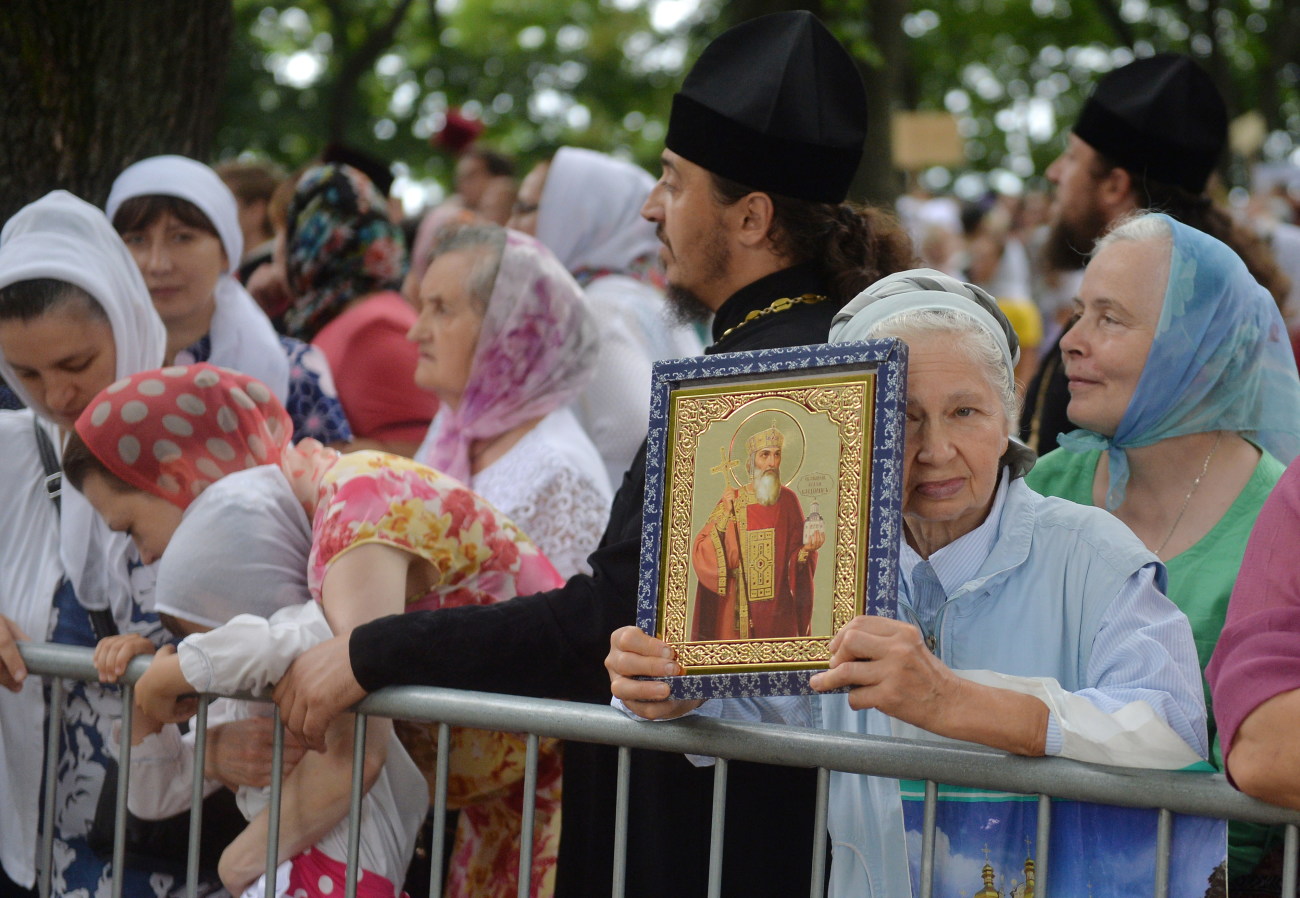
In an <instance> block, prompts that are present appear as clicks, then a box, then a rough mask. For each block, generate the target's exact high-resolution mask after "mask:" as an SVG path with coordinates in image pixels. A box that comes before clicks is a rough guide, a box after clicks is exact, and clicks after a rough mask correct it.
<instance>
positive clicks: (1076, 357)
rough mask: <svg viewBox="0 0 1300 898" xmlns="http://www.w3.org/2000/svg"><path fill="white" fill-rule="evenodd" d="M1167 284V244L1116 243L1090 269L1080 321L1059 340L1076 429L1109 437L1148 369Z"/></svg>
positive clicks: (1077, 308) (1085, 277) (1083, 286)
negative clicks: (1144, 370) (1079, 428)
mask: <svg viewBox="0 0 1300 898" xmlns="http://www.w3.org/2000/svg"><path fill="white" fill-rule="evenodd" d="M1168 279H1169V246H1168V244H1165V243H1162V242H1158V241H1143V242H1133V241H1120V242H1117V243H1112V244H1111V245H1110V246H1107V247H1106V248H1105V249H1103V250H1102V251H1101V252H1100V253H1098V254H1097V257H1096V258H1095V259H1093V260H1092V262H1090V263H1089V264H1088V269H1087V271H1086V272H1084V275H1083V283H1082V284H1081V285H1080V287H1079V296H1078V298H1077V299H1075V301H1074V310H1075V314H1077V315H1078V316H1079V319H1078V321H1076V322H1075V324H1074V326H1073V327H1071V328H1070V330H1069V331H1068V332H1067V333H1066V334H1065V336H1063V337H1062V338H1061V355H1062V358H1063V360H1064V362H1065V376H1066V378H1067V379H1068V380H1069V384H1070V405H1069V407H1068V408H1067V409H1066V414H1068V415H1069V416H1070V420H1071V421H1073V422H1074V423H1075V424H1077V425H1079V426H1080V427H1084V428H1086V429H1088V430H1094V431H1096V432H1097V433H1100V434H1104V435H1106V436H1113V435H1114V434H1115V431H1116V430H1117V429H1118V428H1119V424H1120V421H1121V420H1122V419H1123V417H1124V412H1125V410H1126V409H1128V405H1129V401H1130V400H1131V399H1132V398H1133V392H1134V390H1135V389H1137V385H1138V380H1139V379H1140V378H1141V377H1142V369H1143V368H1144V367H1145V366H1146V361H1147V355H1148V354H1149V353H1150V351H1151V343H1152V341H1153V340H1154V339H1155V333H1156V325H1157V324H1159V322H1160V311H1161V307H1162V306H1163V305H1164V295H1165V286H1166V283H1167V281H1168Z"/></svg>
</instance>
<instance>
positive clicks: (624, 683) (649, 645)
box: [605, 627, 703, 720]
mask: <svg viewBox="0 0 1300 898" xmlns="http://www.w3.org/2000/svg"><path fill="white" fill-rule="evenodd" d="M676 657H677V653H676V652H675V651H673V648H672V646H670V645H668V643H666V642H664V641H663V640H660V639H655V638H654V637H653V636H649V635H647V634H646V633H645V632H643V631H642V630H641V629H639V628H637V627H622V628H620V629H618V630H615V631H614V632H613V633H612V634H610V637H609V654H608V655H606V656H605V669H606V670H607V671H609V681H610V691H611V692H612V693H613V694H614V697H615V698H617V699H619V700H621V701H622V702H623V704H625V705H627V707H628V710H630V711H632V712H633V713H635V714H638V715H640V716H641V717H644V718H645V719H647V720H667V719H669V718H673V717H681V716H682V715H683V714H685V713H687V712H688V711H691V710H694V709H695V708H698V707H699V706H700V705H701V704H703V703H702V702H699V701H690V700H684V699H671V698H669V688H668V684H667V683H661V682H657V681H654V680H641V679H636V678H637V677H674V676H677V675H678V674H680V673H681V672H682V668H681V665H680V664H678V663H677V661H676Z"/></svg>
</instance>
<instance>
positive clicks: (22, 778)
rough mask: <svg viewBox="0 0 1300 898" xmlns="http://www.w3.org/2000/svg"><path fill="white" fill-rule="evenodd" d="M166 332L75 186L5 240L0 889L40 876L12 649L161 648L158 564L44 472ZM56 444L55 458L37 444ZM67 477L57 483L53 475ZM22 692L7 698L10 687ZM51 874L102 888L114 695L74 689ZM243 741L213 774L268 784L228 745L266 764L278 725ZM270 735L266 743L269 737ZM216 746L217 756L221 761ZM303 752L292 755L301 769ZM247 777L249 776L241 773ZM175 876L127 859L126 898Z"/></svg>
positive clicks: (14, 221)
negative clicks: (100, 827) (100, 821)
mask: <svg viewBox="0 0 1300 898" xmlns="http://www.w3.org/2000/svg"><path fill="white" fill-rule="evenodd" d="M166 340H167V332H166V330H165V328H164V327H163V323H162V321H161V320H159V318H158V313H157V312H156V311H155V310H154V307H153V304H152V303H151V302H150V299H149V292H148V290H147V289H146V287H145V284H144V281H143V280H142V278H141V276H140V272H139V270H138V269H137V267H136V265H135V263H134V262H133V261H132V259H131V256H130V255H129V254H128V253H127V251H126V247H125V246H123V245H122V241H121V240H120V239H119V238H118V236H117V234H116V233H114V231H113V228H112V226H111V225H110V224H109V223H108V220H107V219H106V218H105V217H104V214H103V213H102V212H100V211H99V210H98V209H96V208H95V207H94V206H91V205H90V204H89V203H86V202H83V201H82V200H80V199H78V198H76V197H74V196H73V195H72V194H70V193H66V192H64V191H54V192H53V193H51V194H49V195H47V196H46V197H44V198H43V199H41V200H38V201H37V202H35V203H32V204H30V205H28V206H26V207H24V208H23V209H22V210H20V211H19V212H18V213H17V214H16V215H14V216H13V217H12V218H11V219H9V221H8V222H7V223H6V224H5V227H4V231H3V232H2V233H0V375H3V377H4V379H5V381H6V382H8V383H9V384H11V385H12V386H13V387H14V389H15V391H16V392H17V393H18V395H19V398H21V399H22V400H23V403H24V405H25V406H26V407H27V410H24V411H19V412H3V413H0V445H3V446H4V447H5V451H4V452H3V453H0V485H3V487H4V491H5V496H6V499H5V502H6V507H5V514H4V515H0V603H2V604H0V612H2V614H0V685H3V686H4V687H6V688H7V689H8V690H9V692H8V693H5V692H0V734H3V737H2V738H3V751H4V758H5V775H4V776H2V777H0V807H4V808H5V809H6V813H5V814H3V815H0V863H2V864H3V867H4V875H5V877H7V880H6V879H4V878H0V891H3V892H4V893H5V894H11V893H13V892H14V891H15V890H16V891H17V893H22V892H23V891H25V890H27V889H30V888H32V885H33V883H34V881H35V872H36V870H35V864H36V851H37V849H36V838H37V833H38V832H39V829H40V825H39V812H38V801H39V792H40V786H41V779H42V774H41V756H42V748H43V742H42V734H43V733H44V732H45V722H44V718H45V714H46V713H47V711H46V696H45V693H44V691H43V689H42V685H41V682H40V680H39V678H32V677H29V676H28V675H27V674H28V672H27V669H26V667H25V666H24V664H23V662H22V659H21V657H20V655H19V654H18V651H17V647H16V646H15V642H16V641H18V640H24V639H27V638H31V639H35V640H42V641H51V642H56V643H62V644H65V645H78V646H94V645H95V644H96V642H97V641H98V639H99V637H101V636H103V635H105V634H106V633H113V632H121V633H138V634H141V635H143V636H145V637H147V638H149V639H151V640H153V641H155V642H157V641H159V640H160V639H161V638H162V637H161V631H160V628H159V626H158V622H157V618H156V617H155V616H154V615H153V614H151V613H149V609H150V607H151V598H152V591H153V572H152V569H151V568H149V567H147V566H145V565H144V564H143V563H142V559H141V558H140V557H139V555H138V554H137V553H136V552H135V550H134V549H132V548H131V546H130V541H129V540H128V539H127V537H125V536H124V535H121V534H116V533H113V532H111V531H110V530H109V529H108V528H107V527H106V526H105V525H104V524H103V522H101V521H100V520H99V519H98V518H97V517H96V516H95V513H94V510H93V509H92V508H91V507H90V505H89V504H88V503H87V502H86V501H85V499H84V498H82V497H81V495H80V494H77V493H73V492H72V491H67V490H65V491H64V492H63V494H62V496H61V498H60V499H59V502H58V504H57V505H56V504H55V502H54V501H51V500H52V498H53V497H52V496H51V494H49V493H48V492H47V486H46V484H47V476H48V475H49V473H50V470H51V468H55V469H57V467H58V464H59V455H60V449H61V448H62V446H63V441H64V440H65V438H66V437H67V434H68V433H69V432H71V430H72V427H73V424H74V422H75V421H76V419H77V416H78V415H80V414H81V412H82V410H83V409H85V407H86V405H87V404H88V403H89V402H90V400H91V398H92V397H93V396H94V395H95V394H96V393H97V392H99V391H100V390H102V389H104V388H105V387H107V386H108V385H109V384H111V383H113V381H114V380H116V379H117V378H119V377H126V376H128V375H131V374H134V373H135V372H137V371H143V370H146V369H149V368H154V367H156V366H157V365H159V364H160V363H161V362H162V360H163V355H164V353H165V350H166ZM42 442H44V443H45V444H46V448H47V450H48V455H49V456H50V458H49V461H48V463H47V462H46V461H45V459H44V457H43V456H44V455H45V454H46V453H44V452H43V451H42V449H41V443H42ZM55 483H57V480H56V481H55ZM10 693H12V694H10ZM58 698H59V699H60V700H61V701H62V703H63V707H64V708H66V709H67V710H66V713H65V714H64V715H63V720H62V726H61V730H60V732H61V742H60V748H59V753H60V754H59V757H60V760H59V768H58V778H57V781H56V782H55V783H54V789H55V794H56V808H57V811H56V815H55V818H54V820H53V821H51V824H52V825H53V827H54V836H55V851H54V868H53V870H52V871H51V873H52V883H53V893H54V894H56V895H65V894H67V895H76V894H79V895H95V894H98V893H99V892H100V890H102V889H106V888H107V882H108V877H109V875H110V873H109V871H108V867H107V859H105V858H100V857H99V856H97V855H96V854H95V852H94V851H93V850H92V849H91V847H90V843H89V841H88V839H87V835H88V833H89V831H90V826H91V822H92V821H93V820H94V817H95V810H96V806H97V803H98V801H99V796H100V792H101V786H102V783H103V781H104V776H105V772H106V768H107V765H108V764H109V763H110V756H109V753H108V748H107V747H108V745H109V743H110V742H111V734H110V728H111V726H112V723H113V721H114V720H116V719H117V718H118V717H119V716H120V714H121V698H120V695H119V693H118V690H117V689H116V687H103V686H100V685H98V684H95V683H82V682H75V681H67V680H65V681H64V686H63V694H62V695H61V696H59V697H58ZM231 726H232V727H235V729H233V730H226V731H225V732H226V733H227V734H229V733H231V732H239V733H242V736H241V737H240V738H237V739H234V740H227V739H225V737H224V735H219V736H218V738H217V740H215V741H213V742H212V743H210V746H209V748H210V752H209V755H210V759H211V766H209V770H210V771H213V772H214V775H218V776H219V778H221V779H223V780H225V781H226V782H235V781H240V782H244V781H247V782H251V781H252V780H253V779H256V778H257V776H258V775H259V774H258V772H257V771H254V770H251V767H252V766H255V763H256V762H255V759H252V758H251V757H250V758H249V764H250V769H249V770H246V771H245V772H244V773H240V772H238V771H236V770H235V769H234V766H233V764H234V763H235V761H236V759H235V758H234V756H232V755H231V753H230V750H229V749H230V748H231V747H232V743H233V742H240V743H243V744H242V745H241V746H240V749H239V750H240V751H242V752H245V753H247V754H248V755H250V756H251V755H252V754H255V751H253V748H254V742H255V740H256V739H258V738H260V739H263V740H264V742H263V743H262V744H264V745H265V746H266V751H265V754H264V757H263V759H262V767H261V772H260V775H267V774H268V773H269V769H270V728H269V727H267V726H264V725H263V724H261V723H256V722H255V723H254V725H253V726H252V727H244V728H242V729H241V727H243V725H242V724H232V725H231ZM259 733H260V736H259V735H258V734H259ZM214 752H215V753H214ZM300 754H301V751H300V750H299V749H296V748H293V747H292V746H291V747H290V753H289V755H288V757H289V759H290V761H291V763H296V761H297V758H298V756H299V755H300ZM241 777H242V778H241ZM169 883H170V876H169V875H167V874H163V873H160V872H157V871H154V870H147V869H141V868H139V867H136V866H128V868H127V869H126V871H125V873H124V886H125V890H126V894H128V895H154V894H161V893H162V892H163V891H165V890H166V889H168V888H169V887H170V886H169Z"/></svg>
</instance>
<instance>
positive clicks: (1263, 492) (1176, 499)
mask: <svg viewBox="0 0 1300 898" xmlns="http://www.w3.org/2000/svg"><path fill="white" fill-rule="evenodd" d="M1075 312H1076V315H1077V321H1076V322H1075V324H1074V326H1073V327H1071V328H1070V330H1069V332H1068V333H1067V334H1066V335H1065V336H1063V337H1062V338H1061V355H1062V360H1063V362H1064V365H1065V372H1066V377H1067V378H1068V380H1069V386H1070V404H1069V406H1068V408H1067V409H1066V411H1067V413H1068V414H1069V416H1070V420H1071V421H1072V422H1073V423H1074V424H1075V425H1077V426H1078V427H1079V428H1080V429H1079V430H1076V431H1073V432H1071V433H1068V434H1064V435H1062V436H1061V438H1060V444H1061V448H1060V449H1057V450H1056V451H1054V452H1051V453H1049V454H1047V455H1045V456H1044V457H1043V458H1042V459H1041V460H1040V462H1039V464H1038V465H1037V467H1035V468H1034V470H1033V471H1032V472H1031V473H1030V474H1029V475H1028V476H1027V477H1026V480H1028V482H1029V485H1030V486H1032V487H1033V488H1034V489H1036V490H1038V491H1039V492H1041V493H1043V495H1046V496H1058V497H1060V498H1062V499H1069V500H1070V501H1072V502H1079V503H1082V504H1084V505H1095V506H1097V507H1099V508H1106V509H1109V510H1110V511H1111V512H1112V513H1113V514H1114V515H1115V516H1116V517H1118V518H1119V519H1120V520H1121V521H1123V522H1124V523H1125V524H1127V525H1128V526H1129V527H1130V528H1131V529H1132V530H1133V532H1134V533H1135V534H1136V535H1137V537H1138V538H1139V539H1141V540H1142V542H1143V543H1144V544H1145V545H1146V546H1147V548H1149V549H1150V550H1151V551H1152V552H1154V553H1155V554H1156V555H1158V556H1159V557H1160V560H1161V561H1163V562H1164V563H1165V565H1166V566H1167V568H1168V570H1169V589H1168V594H1169V597H1170V598H1171V599H1172V600H1173V601H1174V603H1175V604H1176V605H1178V607H1179V608H1181V609H1182V610H1183V613H1184V614H1186V615H1187V617H1188V620H1189V621H1190V622H1191V625H1192V637H1193V639H1195V640H1196V654H1197V659H1198V660H1199V662H1200V664H1201V667H1202V668H1204V667H1205V665H1207V664H1209V662H1210V655H1211V653H1212V652H1213V651H1214V646H1215V643H1216V642H1217V641H1218V639H1219V635H1220V633H1221V632H1222V630H1223V621H1224V615H1225V613H1226V611H1227V607H1228V597H1229V596H1230V595H1231V594H1232V589H1233V583H1234V581H1235V580H1236V579H1237V571H1238V569H1239V568H1240V567H1241V559H1242V554H1243V553H1244V552H1245V549H1246V539H1247V537H1248V536H1249V534H1250V528H1251V526H1252V525H1253V524H1254V523H1255V519H1256V517H1257V516H1258V515H1259V510H1260V508H1261V506H1262V505H1263V504H1264V500H1265V498H1266V497H1267V496H1268V493H1269V490H1270V489H1272V488H1273V485H1274V484H1275V483H1277V480H1278V478H1279V477H1280V476H1282V471H1283V470H1284V469H1285V467H1286V464H1287V463H1288V462H1290V461H1291V459H1292V458H1294V457H1295V455H1296V453H1297V451H1300V379H1297V376H1296V366H1295V359H1294V358H1293V356H1292V354H1291V346H1290V344H1289V341H1288V340H1287V334H1286V326H1285V324H1284V323H1283V320H1282V316H1281V315H1280V314H1279V313H1278V310H1277V304H1276V303H1275V302H1274V301H1273V298H1272V296H1270V295H1269V293H1268V291H1267V290H1265V289H1264V288H1263V287H1261V286H1260V285H1259V284H1258V283H1257V282H1256V281H1255V279H1254V278H1253V277H1252V276H1251V274H1250V272H1249V271H1248V270H1247V268H1246V265H1245V263H1243V262H1242V261H1241V259H1240V258H1239V257H1238V256H1237V254H1236V253H1234V252H1233V251H1232V250H1231V249H1230V248H1229V247H1228V246H1227V245H1226V244H1224V243H1221V242H1220V241H1218V240H1216V239H1214V238H1213V237H1210V236H1209V235H1207V234H1205V233H1204V232H1202V231H1198V230H1196V229H1195V228H1191V227H1188V226H1187V225H1184V224H1182V223H1180V222H1177V221H1175V220H1173V219H1171V218H1169V217H1167V216H1165V215H1156V214H1151V213H1144V214H1140V215H1137V216H1135V217H1132V218H1129V219H1127V220H1125V221H1123V222H1121V223H1120V224H1119V225H1117V226H1116V227H1115V228H1114V229H1113V230H1111V231H1110V232H1109V233H1108V234H1106V236H1105V237H1103V238H1102V239H1101V240H1100V241H1098V243H1097V248H1096V250H1095V251H1094V253H1093V258H1092V261H1091V262H1089V264H1088V268H1087V271H1085V272H1084V278H1083V283H1082V284H1081V285H1080V288H1079V296H1078V298H1077V299H1076V300H1075ZM1206 703H1207V706H1208V707H1212V706H1211V705H1210V703H1209V691H1208V689H1207V690H1206ZM1210 722H1211V726H1210V730H1209V731H1210V746H1211V757H1212V758H1213V759H1214V761H1215V763H1216V765H1221V757H1222V756H1221V754H1220V752H1219V744H1220V743H1219V740H1218V738H1217V734H1216V731H1215V728H1214V726H1213V718H1211V721H1210ZM1280 835H1281V833H1280V831H1278V830H1276V829H1270V828H1269V827H1266V826H1262V825H1260V824H1255V823H1237V822H1234V823H1233V824H1232V825H1231V826H1230V828H1229V863H1228V877H1229V879H1230V880H1233V881H1234V883H1233V889H1232V891H1233V893H1234V894H1236V893H1238V892H1240V891H1241V889H1242V888H1243V887H1245V886H1246V885H1247V882H1248V881H1247V879H1245V878H1243V877H1250V875H1251V872H1252V870H1253V869H1254V868H1255V867H1256V865H1257V864H1259V863H1260V858H1261V856H1262V855H1263V854H1264V852H1265V849H1266V847H1267V846H1268V845H1269V843H1270V842H1271V841H1274V840H1276V839H1277V837H1279V836H1280Z"/></svg>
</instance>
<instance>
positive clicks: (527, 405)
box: [417, 230, 600, 483]
mask: <svg viewBox="0 0 1300 898" xmlns="http://www.w3.org/2000/svg"><path fill="white" fill-rule="evenodd" d="M596 336H597V330H596V321H595V318H594V317H593V316H592V314H591V312H590V311H589V310H588V309H587V304H586V299H585V298H584V296H583V293H582V290H581V288H580V287H578V284H577V282H576V281H574V279H573V277H572V276H571V275H570V274H569V273H568V272H567V271H565V270H564V266H563V265H561V264H560V262H559V260H558V259H556V258H555V256H554V255H552V254H551V251H550V250H548V249H547V248H546V247H545V246H543V245H542V244H541V243H540V242H539V241H537V240H535V239H533V238H532V237H529V236H527V235H525V234H520V233H519V232H518V231H509V230H507V231H506V232H505V248H504V249H503V250H502V253H501V266H500V269H499V271H498V273H497V278H496V282H495V283H494V284H493V285H492V296H491V298H490V299H489V300H488V305H487V310H486V311H485V312H484V315H483V324H482V325H481V326H480V328H479V335H478V343H477V345H476V346H475V349H474V359H473V361H472V362H471V363H470V373H469V381H468V382H467V383H466V384H465V391H464V393H463V394H462V395H461V401H460V405H459V406H458V407H457V408H455V409H452V408H449V407H447V406H443V408H442V410H441V411H439V413H438V419H437V420H438V426H439V429H438V431H437V437H436V439H435V440H434V441H433V444H432V446H429V445H428V444H427V443H426V446H424V447H421V449H422V451H421V452H420V454H419V456H418V457H417V460H418V461H420V462H422V463H424V464H427V465H429V466H430V467H433V468H437V469H438V470H439V471H442V472H444V473H446V474H450V475H451V476H452V477H455V478H456V479H457V480H460V481H462V482H463V483H469V482H470V473H471V469H470V459H469V449H470V444H471V443H473V442H474V441H475V440H481V439H489V438H491V437H495V436H497V435H499V434H502V433H505V432H506V431H508V430H510V429H511V428H513V427H518V426H519V425H520V424H523V423H524V422H526V421H531V420H533V419H536V418H541V417H544V416H546V415H548V414H550V413H551V412H553V411H555V410H556V409H557V408H560V407H561V406H564V405H568V404H569V403H570V402H572V401H573V400H574V399H575V398H577V396H578V394H579V393H581V392H582V390H583V389H584V388H585V387H586V386H587V383H588V381H590V380H591V375H592V366H593V365H594V364H595V362H596V355H597V353H598V352H599V351H600V350H599V346H598V344H597V342H596ZM426 449H427V452H426V451H424V450H426Z"/></svg>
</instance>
